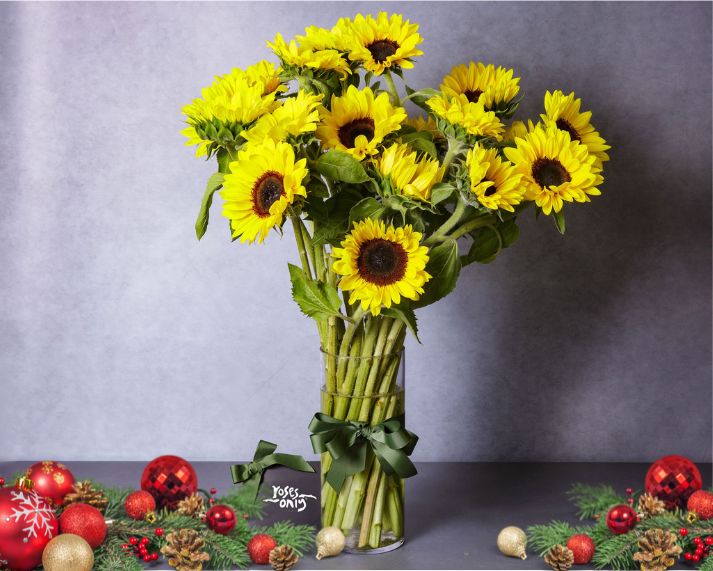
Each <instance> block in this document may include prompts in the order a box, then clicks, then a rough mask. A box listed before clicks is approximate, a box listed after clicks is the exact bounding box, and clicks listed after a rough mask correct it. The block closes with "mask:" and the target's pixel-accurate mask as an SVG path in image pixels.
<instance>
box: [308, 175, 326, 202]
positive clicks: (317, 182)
mask: <svg viewBox="0 0 713 571" xmlns="http://www.w3.org/2000/svg"><path fill="white" fill-rule="evenodd" d="M307 196H316V197H318V198H328V197H329V189H328V188H327V185H326V184H324V181H322V180H321V179H319V178H317V177H312V178H311V179H310V181H309V182H308V183H307Z"/></svg>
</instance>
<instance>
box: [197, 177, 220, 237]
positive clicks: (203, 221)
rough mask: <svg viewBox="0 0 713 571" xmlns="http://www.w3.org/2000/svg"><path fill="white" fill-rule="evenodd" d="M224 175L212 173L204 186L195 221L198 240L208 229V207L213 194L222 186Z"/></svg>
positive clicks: (211, 202) (211, 201)
mask: <svg viewBox="0 0 713 571" xmlns="http://www.w3.org/2000/svg"><path fill="white" fill-rule="evenodd" d="M224 178H225V175H224V174H223V173H220V172H216V173H213V174H212V175H210V178H209V179H208V184H206V187H205V192H204V193H203V200H202V201H201V209H200V211H199V212H198V218H197V219H196V236H197V237H198V239H199V240H200V239H201V238H202V237H203V234H205V231H206V230H207V229H208V218H209V216H210V213H209V211H210V207H211V204H213V194H215V191H216V190H218V189H219V188H221V187H222V186H223V179H224Z"/></svg>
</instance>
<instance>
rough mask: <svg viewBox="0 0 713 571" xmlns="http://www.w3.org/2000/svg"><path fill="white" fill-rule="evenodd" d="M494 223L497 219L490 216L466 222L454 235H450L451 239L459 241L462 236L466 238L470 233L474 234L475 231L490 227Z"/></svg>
mask: <svg viewBox="0 0 713 571" xmlns="http://www.w3.org/2000/svg"><path fill="white" fill-rule="evenodd" d="M494 221H495V218H493V217H492V216H490V215H485V216H481V217H478V218H475V219H473V220H470V221H468V222H466V223H465V224H463V225H462V226H459V227H458V228H456V229H455V230H454V231H453V233H452V234H451V235H450V238H453V239H454V240H457V239H458V238H460V237H461V236H465V235H466V234H468V233H469V232H472V231H473V230H476V229H478V228H482V227H483V226H490V225H491V224H492V223H493V222H494Z"/></svg>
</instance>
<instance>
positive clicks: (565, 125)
mask: <svg viewBox="0 0 713 571" xmlns="http://www.w3.org/2000/svg"><path fill="white" fill-rule="evenodd" d="M557 128H558V129H559V130H560V131H567V132H568V133H569V137H570V139H572V140H573V141H581V140H582V137H580V136H579V133H577V130H576V129H575V128H574V127H572V124H571V123H570V122H569V121H567V120H566V119H557Z"/></svg>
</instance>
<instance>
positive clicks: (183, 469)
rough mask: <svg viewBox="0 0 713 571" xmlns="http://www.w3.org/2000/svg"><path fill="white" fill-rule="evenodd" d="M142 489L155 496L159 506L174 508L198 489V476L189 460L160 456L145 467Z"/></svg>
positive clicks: (142, 476)
mask: <svg viewBox="0 0 713 571" xmlns="http://www.w3.org/2000/svg"><path fill="white" fill-rule="evenodd" d="M141 489H143V490H146V491H147V492H148V493H149V494H151V495H152V496H153V497H154V499H155V500H156V505H157V506H158V507H159V508H168V509H170V510H173V509H175V508H176V504H178V502H180V501H181V500H182V499H184V498H185V497H187V496H190V495H191V494H195V493H196V492H197V491H198V476H196V471H195V470H194V469H193V466H191V463H190V462H188V460H184V459H183V458H180V457H179V456H159V457H158V458H154V459H153V460H151V462H149V463H148V464H147V465H146V468H144V473H143V474H142V475H141Z"/></svg>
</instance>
